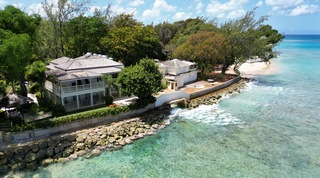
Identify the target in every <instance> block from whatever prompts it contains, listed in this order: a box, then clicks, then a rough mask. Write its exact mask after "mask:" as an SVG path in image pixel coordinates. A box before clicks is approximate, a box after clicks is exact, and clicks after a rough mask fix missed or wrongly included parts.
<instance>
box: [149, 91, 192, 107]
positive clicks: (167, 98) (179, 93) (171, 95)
mask: <svg viewBox="0 0 320 178" xmlns="http://www.w3.org/2000/svg"><path fill="white" fill-rule="evenodd" d="M180 98H185V99H186V100H187V101H189V100H190V95H189V94H188V93H186V92H184V91H176V92H173V93H168V94H163V95H161V96H160V97H159V98H157V101H156V103H155V106H156V107H159V106H161V105H163V103H166V102H169V101H173V100H176V99H180Z"/></svg>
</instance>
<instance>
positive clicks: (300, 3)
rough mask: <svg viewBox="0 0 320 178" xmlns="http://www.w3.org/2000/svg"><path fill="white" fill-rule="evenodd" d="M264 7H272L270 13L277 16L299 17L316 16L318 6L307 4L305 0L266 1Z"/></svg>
mask: <svg viewBox="0 0 320 178" xmlns="http://www.w3.org/2000/svg"><path fill="white" fill-rule="evenodd" d="M265 3H266V5H268V6H271V7H272V12H271V13H274V14H279V15H288V16H299V15H304V14H316V13H318V12H319V10H320V9H319V5H313V4H308V3H307V1H306V0H266V2H265Z"/></svg>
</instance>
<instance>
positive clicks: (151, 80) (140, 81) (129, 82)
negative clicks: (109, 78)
mask: <svg viewBox="0 0 320 178" xmlns="http://www.w3.org/2000/svg"><path fill="white" fill-rule="evenodd" d="M161 79H162V74H161V73H160V71H159V70H158V65H157V64H156V63H155V61H154V60H153V59H148V58H145V59H141V60H140V62H139V64H137V65H134V66H129V67H126V68H124V69H123V70H122V71H121V72H120V74H119V76H118V78H117V83H118V84H119V85H120V86H121V93H122V94H124V95H127V96H131V95H135V96H137V97H138V98H139V99H141V100H148V101H150V100H151V101H152V100H153V96H152V94H154V93H157V92H159V91H161V89H162V88H163V87H162V83H161Z"/></svg>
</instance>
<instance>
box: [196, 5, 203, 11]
mask: <svg viewBox="0 0 320 178" xmlns="http://www.w3.org/2000/svg"><path fill="white" fill-rule="evenodd" d="M202 7H203V5H202V2H198V4H197V7H196V10H197V13H198V14H200V13H201V11H202Z"/></svg>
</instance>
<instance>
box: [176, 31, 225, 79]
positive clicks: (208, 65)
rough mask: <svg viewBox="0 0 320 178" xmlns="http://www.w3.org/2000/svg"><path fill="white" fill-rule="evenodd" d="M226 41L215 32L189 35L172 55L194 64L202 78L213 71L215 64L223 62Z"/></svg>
mask: <svg viewBox="0 0 320 178" xmlns="http://www.w3.org/2000/svg"><path fill="white" fill-rule="evenodd" d="M226 46H227V41H226V39H225V38H224V37H223V36H222V35H220V34H217V33H215V32H199V33H197V34H194V35H191V36H190V37H189V39H188V40H187V41H186V42H185V43H183V44H182V45H180V46H179V47H178V48H177V49H176V50H175V51H174V53H173V57H175V58H179V59H184V60H190V61H193V62H196V63H197V65H198V69H199V70H200V71H201V72H200V77H201V78H204V77H206V76H207V74H209V73H210V72H212V71H214V66H215V65H216V64H221V63H222V61H223V53H224V50H225V49H226Z"/></svg>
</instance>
